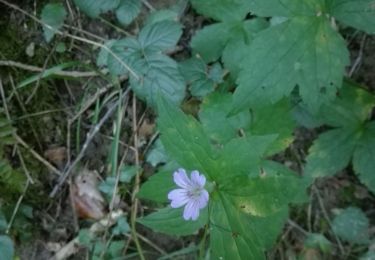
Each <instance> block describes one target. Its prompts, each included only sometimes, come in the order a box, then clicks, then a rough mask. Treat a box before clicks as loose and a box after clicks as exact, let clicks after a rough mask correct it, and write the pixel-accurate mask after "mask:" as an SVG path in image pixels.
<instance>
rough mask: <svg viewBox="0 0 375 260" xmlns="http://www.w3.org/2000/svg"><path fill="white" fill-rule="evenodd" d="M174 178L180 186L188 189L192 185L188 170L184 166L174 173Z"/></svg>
mask: <svg viewBox="0 0 375 260" xmlns="http://www.w3.org/2000/svg"><path fill="white" fill-rule="evenodd" d="M173 180H174V182H175V183H176V184H177V185H178V186H180V187H181V188H184V189H187V188H189V187H191V186H192V185H191V181H190V180H189V178H188V176H187V175H186V171H185V170H184V169H182V168H180V169H178V170H177V171H175V172H174V173H173Z"/></svg>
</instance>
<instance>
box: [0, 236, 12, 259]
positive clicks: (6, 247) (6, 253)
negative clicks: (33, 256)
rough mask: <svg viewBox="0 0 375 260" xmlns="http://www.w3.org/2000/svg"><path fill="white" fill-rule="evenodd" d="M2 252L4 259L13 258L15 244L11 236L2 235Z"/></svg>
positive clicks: (0, 243)
mask: <svg viewBox="0 0 375 260" xmlns="http://www.w3.org/2000/svg"><path fill="white" fill-rule="evenodd" d="M0 252H1V259H2V260H12V259H13V256H14V245H13V241H12V239H10V237H9V236H4V235H0Z"/></svg>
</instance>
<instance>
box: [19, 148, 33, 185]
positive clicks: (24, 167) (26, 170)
mask: <svg viewBox="0 0 375 260" xmlns="http://www.w3.org/2000/svg"><path fill="white" fill-rule="evenodd" d="M17 154H18V157H19V158H20V162H21V166H22V169H23V170H24V172H25V174H26V177H27V180H28V181H29V182H30V183H31V184H34V183H35V182H34V180H33V178H32V177H31V174H30V172H29V170H28V169H27V167H26V164H25V161H24V159H23V156H22V154H21V152H20V149H18V148H17Z"/></svg>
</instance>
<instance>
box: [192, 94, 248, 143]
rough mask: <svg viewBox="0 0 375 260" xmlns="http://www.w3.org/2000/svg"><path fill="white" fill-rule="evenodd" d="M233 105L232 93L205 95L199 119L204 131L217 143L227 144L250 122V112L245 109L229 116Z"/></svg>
mask: <svg viewBox="0 0 375 260" xmlns="http://www.w3.org/2000/svg"><path fill="white" fill-rule="evenodd" d="M231 105H232V95H230V94H228V93H220V92H214V93H212V94H210V95H209V96H207V97H205V99H204V100H203V103H202V105H201V110H200V111H199V119H200V120H201V122H202V127H203V128H204V131H205V132H206V134H207V135H208V137H209V138H210V139H211V141H212V142H213V143H215V144H217V143H219V144H225V143H227V142H228V141H230V140H231V139H232V138H234V137H237V136H238V133H239V131H240V129H243V128H245V127H246V126H247V125H249V124H250V113H249V112H248V111H244V112H241V113H238V114H236V115H233V116H228V113H229V111H230V109H231Z"/></svg>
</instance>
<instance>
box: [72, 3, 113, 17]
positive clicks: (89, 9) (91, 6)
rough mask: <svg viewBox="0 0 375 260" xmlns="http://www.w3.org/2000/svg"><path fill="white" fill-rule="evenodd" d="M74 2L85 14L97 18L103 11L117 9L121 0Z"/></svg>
mask: <svg viewBox="0 0 375 260" xmlns="http://www.w3.org/2000/svg"><path fill="white" fill-rule="evenodd" d="M74 3H75V4H76V5H77V6H78V8H79V9H81V11H83V12H84V13H85V14H87V15H88V16H90V17H93V18H95V17H98V16H99V14H101V13H106V12H108V11H111V10H113V9H115V8H116V7H117V6H118V5H119V4H120V0H74Z"/></svg>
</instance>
